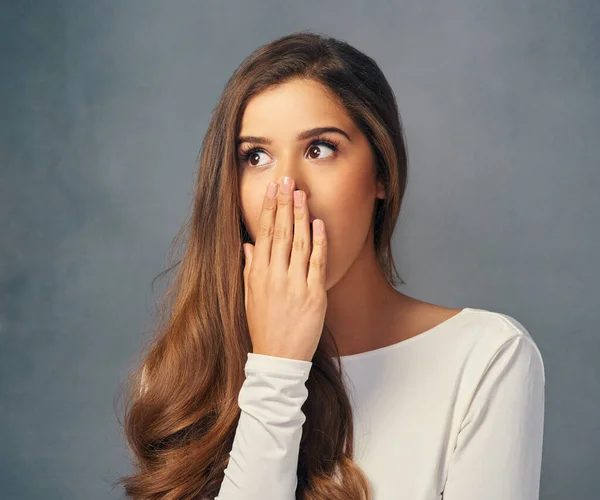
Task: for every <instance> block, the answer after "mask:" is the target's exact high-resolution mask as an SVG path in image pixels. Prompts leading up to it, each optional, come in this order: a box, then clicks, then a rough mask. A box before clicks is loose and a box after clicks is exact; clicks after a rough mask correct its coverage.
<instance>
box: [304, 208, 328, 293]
mask: <svg viewBox="0 0 600 500" xmlns="http://www.w3.org/2000/svg"><path fill="white" fill-rule="evenodd" d="M326 275H327V235H326V233H325V223H324V222H323V221H322V220H321V219H315V220H314V221H313V242H312V252H311V254H310V259H309V262H308V276H307V282H308V286H309V288H313V289H319V290H320V289H323V288H325V278H326Z"/></svg>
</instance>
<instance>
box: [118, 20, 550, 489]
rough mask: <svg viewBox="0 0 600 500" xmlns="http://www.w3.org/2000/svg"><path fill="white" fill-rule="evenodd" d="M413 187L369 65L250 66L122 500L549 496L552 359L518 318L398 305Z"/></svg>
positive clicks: (283, 46)
mask: <svg viewBox="0 0 600 500" xmlns="http://www.w3.org/2000/svg"><path fill="white" fill-rule="evenodd" d="M271 183H273V185H271V189H269V188H268V186H269V185H270V184H271ZM406 184H407V153H406V146H405V143H404V137H403V130H402V126H401V123H400V119H399V114H398V109H397V106H396V102H395V98H394V94H393V92H392V89H391V88H390V86H389V84H388V82H387V81H386V79H385V77H384V75H383V74H382V72H381V70H380V69H379V67H378V66H377V64H376V63H375V62H374V61H373V60H372V59H371V58H369V57H367V56H366V55H364V54H363V53H361V52H359V51H358V50H356V49H355V48H353V47H351V46H350V45H348V44H347V43H345V42H342V41H340V40H336V39H334V38H331V37H326V36H323V35H319V34H315V33H311V32H300V33H294V34H291V35H288V36H284V37H282V38H280V39H278V40H275V41H273V42H271V43H269V44H267V45H265V46H263V47H260V48H259V49H258V50H256V51H255V52H254V53H252V54H251V55H250V56H249V57H248V58H247V59H246V60H245V61H244V62H243V63H242V64H241V65H240V66H239V67H238V68H237V70H236V71H235V72H234V74H233V76H232V77H231V78H230V80H229V81H228V82H227V85H226V88H225V91H224V93H223V95H222V97H221V99H220V101H219V103H218V105H217V107H216V109H215V111H214V113H213V116H212V119H211V122H210V125H209V128H208V131H207V134H206V137H205V138H204V141H203V144H202V150H201V155H200V160H199V172H198V179H197V185H196V191H195V193H196V196H195V201H194V207H193V213H192V214H191V217H190V219H189V221H188V222H187V224H186V226H185V229H186V230H187V231H189V232H187V231H186V232H185V234H186V235H187V238H186V243H185V253H184V255H183V258H182V259H181V260H180V261H179V262H178V263H177V264H178V265H179V269H178V272H177V275H176V277H175V280H174V282H173V283H172V285H171V287H170V288H169V290H168V293H167V294H166V296H165V301H164V304H165V308H167V307H168V309H169V314H168V316H167V315H165V317H163V318H162V320H161V321H160V325H159V328H158V335H157V336H156V338H155V339H153V343H152V344H151V345H150V346H149V348H148V350H147V352H146V353H145V356H144V359H143V362H142V363H141V368H140V370H138V371H137V372H136V373H135V375H134V377H133V378H132V386H131V393H130V400H129V401H128V402H129V403H130V404H129V406H128V408H127V411H126V418H125V433H126V437H127V439H128V443H129V445H130V447H131V450H132V452H133V454H134V458H135V462H136V466H137V467H136V473H135V474H134V475H132V476H129V477H125V478H122V479H121V480H120V481H119V483H123V484H124V485H125V490H126V493H127V495H128V497H129V498H135V499H148V498H161V499H184V498H185V499H187V498H198V499H218V500H232V499H242V498H243V499H246V500H252V499H259V498H260V499H274V500H287V499H293V498H299V499H300V498H301V499H311V500H317V499H319V500H325V499H327V500H332V499H339V500H342V499H344V500H347V499H361V498H371V499H379V500H388V499H395V498H399V499H400V498H401V499H410V500H433V499H440V498H444V499H445V500H475V499H477V500H479V499H481V498H486V499H488V500H489V499H492V500H500V499H502V500H506V499H510V500H533V499H534V498H538V492H539V480H540V468H541V452H542V434H543V417H544V386H545V375H544V366H543V361H542V358H541V355H540V352H539V350H538V348H537V346H536V344H535V343H534V341H533V339H532V338H531V336H530V335H529V333H528V332H527V330H526V329H525V328H524V327H523V325H521V324H520V323H519V322H518V321H516V320H515V319H513V318H511V317H510V316H507V315H504V314H501V313H497V312H492V311H487V310H483V309H474V308H462V309H450V308H446V307H442V306H438V305H434V304H430V303H427V302H424V301H420V300H417V299H415V298H412V297H409V296H407V295H405V294H403V293H401V292H399V291H397V290H396V289H395V285H397V284H398V278H399V276H398V275H397V272H396V269H395V266H394V262H393V258H392V252H391V239H392V233H393V230H394V228H395V225H396V222H397V218H398V215H399V212H400V206H401V203H402V200H403V197H404V193H405V190H406ZM313 219H314V221H313ZM311 221H312V222H311ZM242 250H243V252H242ZM400 282H401V283H403V281H402V280H401V279H400ZM165 318H166V319H165Z"/></svg>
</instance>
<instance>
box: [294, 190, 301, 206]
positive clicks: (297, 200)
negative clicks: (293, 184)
mask: <svg viewBox="0 0 600 500" xmlns="http://www.w3.org/2000/svg"><path fill="white" fill-rule="evenodd" d="M294 205H296V206H297V207H301V206H302V191H294Z"/></svg>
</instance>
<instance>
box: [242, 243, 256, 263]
mask: <svg viewBox="0 0 600 500" xmlns="http://www.w3.org/2000/svg"><path fill="white" fill-rule="evenodd" d="M242 246H243V247H244V257H245V267H246V268H247V269H250V264H252V256H253V255H254V246H253V245H252V244H251V243H244V244H243V245H242Z"/></svg>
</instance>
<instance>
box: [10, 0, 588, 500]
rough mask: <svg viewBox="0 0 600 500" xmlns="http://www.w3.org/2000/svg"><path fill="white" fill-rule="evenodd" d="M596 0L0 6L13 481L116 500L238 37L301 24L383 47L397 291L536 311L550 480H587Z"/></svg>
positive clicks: (575, 489)
mask: <svg viewBox="0 0 600 500" xmlns="http://www.w3.org/2000/svg"><path fill="white" fill-rule="evenodd" d="M599 6H600V3H598V2H595V1H593V0H587V1H579V2H569V3H567V2H558V1H555V0H552V1H549V0H546V1H537V2H532V1H516V0H515V1H493V2H490V1H482V0H462V1H460V2H453V3H452V4H450V3H446V2H433V1H431V0H426V1H424V0H418V1H417V0H415V1H412V2H381V1H376V2H367V1H366V0H362V1H355V2H342V1H341V0H340V1H337V2H331V1H325V2H324V1H322V0H320V1H318V2H317V1H303V2H285V3H284V4H282V2H281V1H276V0H271V1H252V2H246V1H241V0H240V1H236V2H217V1H213V2H191V1H188V2H176V1H172V2H166V1H164V2H157V1H143V2H142V1H135V2H134V1H113V2H107V1H102V2H100V1H94V2H91V1H88V2H75V1H72V2H56V1H55V2H50V1H45V2H42V1H38V2H32V1H29V2H27V1H18V2H17V1H15V2H3V5H2V8H1V13H0V16H1V26H0V39H1V41H2V43H1V45H0V50H1V51H2V58H1V66H0V69H1V78H0V97H1V99H2V101H1V102H2V107H1V110H2V119H1V121H0V127H1V128H0V132H1V133H0V141H1V142H0V155H1V158H0V168H1V171H0V172H1V177H0V222H1V227H0V229H1V240H0V241H1V246H0V263H1V268H0V280H1V282H0V285H1V287H0V292H1V295H0V340H1V345H0V404H1V408H0V442H1V443H2V453H1V454H0V485H2V486H1V487H2V493H1V495H2V498H7V499H34V498H36V499H37V498H44V499H46V500H52V499H82V498H85V499H86V500H94V499H106V498H122V496H123V494H122V492H121V491H120V490H116V489H115V490H111V489H110V487H109V483H110V482H111V481H114V480H115V479H117V477H119V476H120V475H122V474H124V473H126V472H127V471H128V459H127V454H126V448H125V445H124V443H123V441H122V438H121V435H120V431H119V430H118V428H117V425H116V418H115V414H114V408H113V401H114V397H115V393H116V391H117V388H118V385H119V383H120V382H121V381H122V380H123V379H124V377H125V375H126V373H127V370H128V369H129V368H130V367H131V364H132V363H133V361H134V360H135V358H136V353H137V352H138V350H139V347H140V345H141V342H142V340H143V338H145V337H144V335H145V334H144V332H146V331H147V330H148V329H149V327H150V326H151V322H150V319H149V315H150V313H151V311H152V307H153V299H152V293H151V289H150V282H151V280H152V278H153V277H154V276H155V275H156V274H158V273H159V272H160V271H162V270H163V269H164V267H165V266H166V262H167V261H166V254H167V251H168V248H169V245H170V243H171V239H172V237H173V236H174V235H175V233H176V231H177V230H178V229H179V226H180V224H181V222H182V221H183V219H184V217H185V215H186V214H187V210H188V208H189V205H190V203H191V187H192V183H193V180H194V177H195V169H196V165H195V160H196V155H197V153H198V150H199V147H200V142H201V139H202V137H203V135H204V133H205V130H206V126H207V122H208V119H209V115H210V113H211V111H212V109H213V107H214V106H215V104H216V101H217V99H218V97H219V95H220V92H221V91H222V88H223V86H224V84H225V81H226V79H227V78H228V77H229V76H230V74H231V73H232V71H233V70H234V69H235V68H236V67H237V65H238V64H239V63H240V62H241V60H242V59H243V58H244V57H245V56H247V55H248V54H249V53H250V52H251V51H252V50H253V49H254V48H256V47H258V46H259V45H262V44H263V43H266V42H268V41H270V40H272V39H274V38H276V37H279V36H281V35H284V34H287V33H290V32H292V31H298V30H303V29H311V30H314V31H320V32H323V33H326V34H330V35H333V36H336V37H339V38H342V39H345V40H347V41H348V42H350V43H351V44H353V45H355V46H356V47H357V48H359V49H360V50H363V51H364V52H366V53H367V54H369V55H370V56H372V57H373V58H374V59H375V60H376V61H377V62H378V63H379V64H380V66H381V68H382V70H383V71H384V73H385V74H386V75H387V77H388V79H389V81H390V83H391V85H392V87H393V88H394V91H395V92H396V96H397V99H398V103H399V107H400V112H401V115H402V118H403V120H404V123H405V126H406V134H407V139H408V150H409V155H410V165H409V168H410V176H409V188H408V198H407V201H406V205H405V212H404V213H403V215H402V217H401V219H400V224H399V226H398V228H397V231H396V233H395V255H396V259H397V263H398V267H399V270H400V273H401V275H402V277H403V278H404V280H405V281H406V282H407V285H405V286H403V287H401V290H402V291H404V292H405V293H408V294H409V295H413V296H415V297H418V298H421V299H423V300H428V301H432V302H435V303H438V304H442V305H446V306H449V307H465V306H469V307H476V308H485V309H491V310H495V311H499V312H503V313H506V314H509V315H511V316H513V317H515V318H516V319H518V320H519V321H520V322H521V323H523V324H524V325H525V327H526V328H528V330H529V331H530V333H531V334H532V336H533V337H534V339H535V341H536V343H537V344H538V346H539V348H540V350H541V351H542V354H543V357H544V361H545V369H546V377H547V387H546V425H545V438H544V455H543V470H542V485H541V498H542V499H546V500H551V499H552V500H554V499H556V500H558V499H561V500H562V499H583V498H592V497H593V496H594V495H596V494H597V492H598V490H599V489H600V476H599V474H598V468H599V465H600V459H599V458H598V450H599V449H600V429H599V427H600V425H599V422H600V363H599V360H600V337H599V335H598V333H599V327H598V325H599V324H600V312H599V311H600V308H599V307H598V301H599V294H598V291H597V288H598V283H599V281H600V265H599V264H598V255H599V251H598V248H599V246H600V241H599V240H600V238H599V233H600V231H599V230H598V226H599V223H598V218H599V217H598V216H599V215H600V195H599V192H600V175H599V174H600V172H599V160H600V150H599V146H598V142H599V140H598V138H599V137H600V102H599V99H600V73H599V64H598V62H599V60H600V59H599V55H600V43H599V38H600V35H599V31H600V30H599V25H600V23H599V21H600V8H599ZM490 453H493V450H490Z"/></svg>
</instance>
